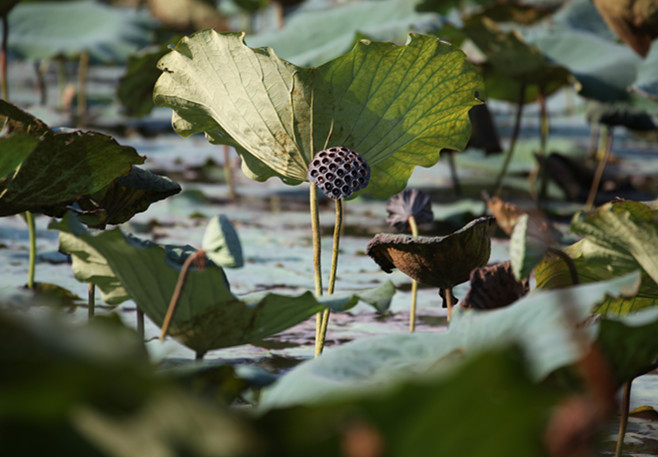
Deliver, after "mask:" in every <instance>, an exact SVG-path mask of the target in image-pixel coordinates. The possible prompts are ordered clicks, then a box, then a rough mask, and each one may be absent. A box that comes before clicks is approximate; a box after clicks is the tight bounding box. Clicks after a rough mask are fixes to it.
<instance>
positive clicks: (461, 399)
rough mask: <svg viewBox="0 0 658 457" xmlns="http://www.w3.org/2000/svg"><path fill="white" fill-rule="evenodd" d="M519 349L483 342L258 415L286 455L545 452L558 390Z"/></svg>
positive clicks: (438, 456) (527, 456)
mask: <svg viewBox="0 0 658 457" xmlns="http://www.w3.org/2000/svg"><path fill="white" fill-rule="evenodd" d="M519 352H520V351H519V350H518V348H512V347H504V348H488V349H487V350H484V351H482V352H479V353H477V354H473V355H472V356H471V357H469V358H468V359H467V360H465V361H464V362H463V363H460V364H459V365H458V366H455V367H453V369H451V370H449V371H446V372H445V373H443V374H442V375H440V376H433V377H431V378H429V379H422V380H419V379H407V380H405V382H404V383H401V384H396V385H395V386H393V385H391V386H390V387H391V388H390V389H388V390H386V391H385V392H374V393H365V394H364V395H362V396H360V397H358V398H356V399H354V398H352V399H345V398H340V397H339V398H336V399H335V400H334V401H331V402H329V401H327V402H323V403H321V404H319V405H313V407H307V406H299V407H294V408H286V409H281V410H275V411H269V412H268V413H267V414H265V415H263V416H262V417H260V418H259V419H258V423H259V424H260V425H261V427H262V429H263V430H267V434H268V436H269V437H270V440H268V441H267V443H268V444H267V448H268V449H277V450H278V452H279V453H282V455H286V456H290V457H302V456H308V455H313V456H315V457H333V456H337V455H346V456H347V455H351V456H367V455H371V456H374V455H382V456H383V455H386V456H390V457H408V456H424V457H443V456H456V455H467V456H469V457H507V456H511V455H522V456H524V457H541V456H545V455H546V451H545V448H544V441H543V440H542V436H543V435H544V432H545V426H546V420H547V417H549V416H550V413H551V409H552V408H553V407H554V406H555V404H556V403H557V401H558V398H559V397H558V396H557V395H556V394H555V392H554V391H552V390H551V389H549V388H547V387H545V386H540V385H537V384H536V383H534V382H533V380H532V379H531V377H530V376H528V373H527V370H526V363H525V361H524V359H523V357H522V356H521V355H520V354H519ZM323 358H324V355H323V356H322V357H319V358H318V360H319V359H323ZM309 381H310V382H313V380H309ZM474 433H475V434H477V437H474ZM343 449H347V450H348V451H347V452H341V450H343ZM363 449H365V451H363ZM282 450H285V451H284V452H282ZM349 450H353V451H352V453H348V452H349ZM360 450H361V451H360Z"/></svg>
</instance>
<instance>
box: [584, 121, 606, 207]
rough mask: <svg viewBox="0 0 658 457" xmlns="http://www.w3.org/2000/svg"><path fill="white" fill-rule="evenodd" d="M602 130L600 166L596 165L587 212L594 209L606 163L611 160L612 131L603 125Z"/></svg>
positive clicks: (599, 155) (587, 202) (598, 154)
mask: <svg viewBox="0 0 658 457" xmlns="http://www.w3.org/2000/svg"><path fill="white" fill-rule="evenodd" d="M601 130H602V132H601V133H602V135H601V139H600V143H599V150H598V152H597V154H596V155H597V158H598V164H597V165H596V171H595V172H594V178H593V179H592V187H591V188H590V190H589V195H588V196H587V201H586V202H585V209H586V210H587V211H589V210H591V209H592V208H593V207H594V200H596V194H597V192H598V190H599V185H600V184H601V179H602V178H603V171H604V170H605V165H606V163H608V160H609V159H610V151H611V149H612V129H611V128H610V127H608V126H607V125H602V126H601Z"/></svg>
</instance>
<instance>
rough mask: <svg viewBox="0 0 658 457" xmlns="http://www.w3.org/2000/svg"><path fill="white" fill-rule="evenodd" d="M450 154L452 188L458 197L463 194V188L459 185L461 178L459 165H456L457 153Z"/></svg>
mask: <svg viewBox="0 0 658 457" xmlns="http://www.w3.org/2000/svg"><path fill="white" fill-rule="evenodd" d="M447 154H448V165H449V166H450V177H451V178H452V188H453V189H454V190H455V194H457V195H458V196H459V195H461V194H462V186H461V185H460V184H459V176H458V175H457V165H456V164H455V154H456V152H455V151H450V152H448V153H447Z"/></svg>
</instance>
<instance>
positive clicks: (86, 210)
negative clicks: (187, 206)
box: [76, 166, 181, 228]
mask: <svg viewBox="0 0 658 457" xmlns="http://www.w3.org/2000/svg"><path fill="white" fill-rule="evenodd" d="M180 191H181V187H180V185H178V184H177V183H175V182H173V181H172V180H171V179H169V178H167V177H166V176H159V175H156V174H153V173H151V172H150V171H148V170H144V169H142V168H139V167H135V166H133V167H131V168H130V173H128V174H127V175H125V176H120V177H119V178H117V179H115V180H114V181H112V183H110V184H109V185H108V186H107V187H105V188H104V189H101V190H100V191H98V192H95V193H94V194H92V195H89V196H85V197H83V198H80V199H78V200H77V201H76V205H77V207H79V208H80V210H81V211H82V214H81V215H80V220H81V221H82V222H84V223H85V225H87V226H88V227H92V228H104V227H105V226H106V225H107V224H122V223H124V222H127V221H129V220H130V219H131V218H132V217H133V216H134V215H135V214H137V213H141V212H144V211H146V210H147V209H148V207H149V206H150V205H151V204H153V203H155V202H157V201H160V200H163V199H165V198H167V197H170V196H172V195H175V194H177V193H178V192H180Z"/></svg>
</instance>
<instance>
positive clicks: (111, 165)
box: [0, 100, 144, 216]
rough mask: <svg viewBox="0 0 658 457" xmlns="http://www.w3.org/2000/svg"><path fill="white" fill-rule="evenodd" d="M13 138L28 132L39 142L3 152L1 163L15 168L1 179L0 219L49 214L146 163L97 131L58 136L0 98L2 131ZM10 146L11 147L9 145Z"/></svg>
mask: <svg viewBox="0 0 658 457" xmlns="http://www.w3.org/2000/svg"><path fill="white" fill-rule="evenodd" d="M2 128H4V129H6V131H7V134H8V135H9V138H10V139H6V140H4V144H5V145H11V144H10V143H12V142H14V141H18V140H12V139H11V138H12V135H14V134H17V133H20V134H23V135H24V134H29V135H31V136H32V137H33V138H35V139H36V140H38V143H37V144H36V147H34V148H33V149H32V150H31V151H29V153H28V151H27V150H26V149H25V148H24V146H20V145H15V144H14V145H12V146H17V147H12V148H7V149H4V148H3V162H4V163H9V162H11V164H18V165H17V166H16V167H15V170H16V171H15V172H14V173H13V174H11V176H5V177H4V178H1V179H0V216H8V215H11V214H17V213H21V212H23V211H26V210H34V211H44V210H45V211H48V210H52V209H53V207H62V206H66V205H68V204H70V203H71V202H72V201H74V200H76V199H77V198H79V197H81V196H85V195H90V194H93V193H95V192H98V191H100V190H101V189H103V188H105V187H106V186H108V185H109V184H110V183H111V182H112V181H113V180H114V179H116V178H117V177H119V176H122V175H126V174H128V173H129V172H130V169H131V165H132V164H139V163H143V162H144V157H142V156H140V155H139V154H137V152H136V151H135V149H133V148H131V147H128V146H121V145H119V144H118V143H117V142H116V141H115V140H114V139H113V138H111V137H109V136H106V135H103V134H100V133H96V132H81V131H72V132H64V133H56V132H54V131H52V130H50V129H49V128H48V127H47V126H46V125H45V124H44V123H43V122H41V121H40V120H38V119H36V118H34V117H33V116H31V115H29V114H28V113H26V112H24V111H22V110H20V109H19V108H17V107H16V106H14V105H12V104H10V103H7V102H5V101H4V100H0V129H2ZM7 142H9V143H7Z"/></svg>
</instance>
